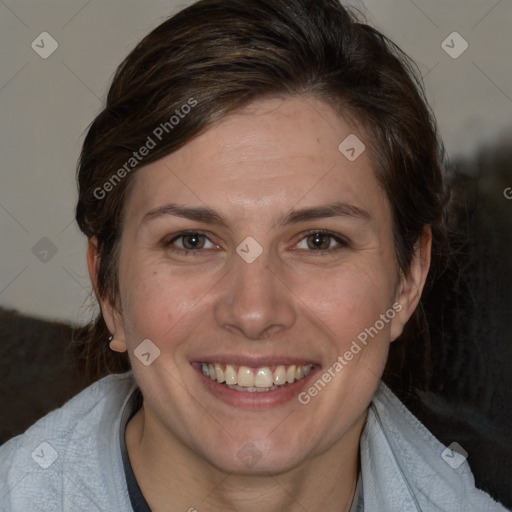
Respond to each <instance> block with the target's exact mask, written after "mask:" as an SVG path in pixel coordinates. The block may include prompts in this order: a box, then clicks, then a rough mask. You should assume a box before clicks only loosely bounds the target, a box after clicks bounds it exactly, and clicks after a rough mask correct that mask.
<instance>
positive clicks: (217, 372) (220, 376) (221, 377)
mask: <svg viewBox="0 0 512 512" xmlns="http://www.w3.org/2000/svg"><path fill="white" fill-rule="evenodd" d="M215 376H216V377H217V382H224V381H225V380H226V379H225V378H224V372H223V371H222V368H221V367H220V364H215Z"/></svg>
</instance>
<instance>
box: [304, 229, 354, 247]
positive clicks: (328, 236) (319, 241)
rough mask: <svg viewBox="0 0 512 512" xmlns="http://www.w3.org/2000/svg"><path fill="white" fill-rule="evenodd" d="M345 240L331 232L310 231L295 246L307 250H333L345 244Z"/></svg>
mask: <svg viewBox="0 0 512 512" xmlns="http://www.w3.org/2000/svg"><path fill="white" fill-rule="evenodd" d="M347 245H348V244H347V242H346V241H345V240H344V239H343V238H341V237H340V236H337V235H335V234H333V233H329V232H325V231H311V232H310V233H308V234H307V235H306V236H305V237H304V238H303V239H302V240H301V241H300V242H299V244H297V246H296V247H297V248H298V249H301V250H306V251H309V252H322V251H328V252H333V251H336V250H339V249H342V248H343V247H345V246H347Z"/></svg>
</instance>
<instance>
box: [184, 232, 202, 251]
mask: <svg viewBox="0 0 512 512" xmlns="http://www.w3.org/2000/svg"><path fill="white" fill-rule="evenodd" d="M199 236H200V235H197V234H195V235H188V236H187V237H186V238H185V240H188V243H187V244H185V245H188V246H191V247H189V248H190V249H196V248H197V246H198V245H199Z"/></svg>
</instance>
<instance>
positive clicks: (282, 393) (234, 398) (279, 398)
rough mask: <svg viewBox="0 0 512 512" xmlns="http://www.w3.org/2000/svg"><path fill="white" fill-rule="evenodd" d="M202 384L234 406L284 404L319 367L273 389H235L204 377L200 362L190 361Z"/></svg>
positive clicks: (297, 392)
mask: <svg viewBox="0 0 512 512" xmlns="http://www.w3.org/2000/svg"><path fill="white" fill-rule="evenodd" d="M192 366H193V368H194V369H195V370H196V372H197V374H198V376H199V377H200V379H201V381H202V383H203V385H204V386H205V387H206V389H207V390H208V391H209V392H210V393H211V394H212V395H214V396H215V398H217V399H219V400H220V401H222V402H224V403H226V404H228V405H233V406H235V407H246V408H253V409H256V408H270V407H276V406H278V405H282V404H285V403H287V402H289V401H291V400H293V399H297V396H298V395H299V393H300V392H301V391H302V389H303V388H304V387H305V386H306V384H307V382H308V381H309V380H310V379H311V378H312V377H313V375H315V374H316V373H317V371H318V370H319V367H317V366H315V367H313V369H312V370H311V372H310V373H309V375H306V376H305V377H303V378H302V379H300V380H297V381H295V382H294V383H293V384H288V385H285V386H282V387H281V388H279V389H276V390H274V391H237V390H236V389H231V388H228V387H227V386H226V385H225V384H220V383H219V382H217V381H216V380H212V379H210V378H209V377H206V376H205V375H204V373H203V371H202V368H201V364H200V363H192Z"/></svg>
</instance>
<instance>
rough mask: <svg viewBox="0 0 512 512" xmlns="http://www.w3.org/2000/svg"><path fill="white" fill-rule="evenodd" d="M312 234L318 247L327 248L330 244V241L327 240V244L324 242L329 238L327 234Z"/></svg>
mask: <svg viewBox="0 0 512 512" xmlns="http://www.w3.org/2000/svg"><path fill="white" fill-rule="evenodd" d="M312 236H313V244H314V245H315V247H316V248H320V249H327V247H328V246H329V242H328V241H327V244H325V243H323V242H325V241H326V238H327V237H326V235H323V234H320V233H317V234H316V235H312Z"/></svg>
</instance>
